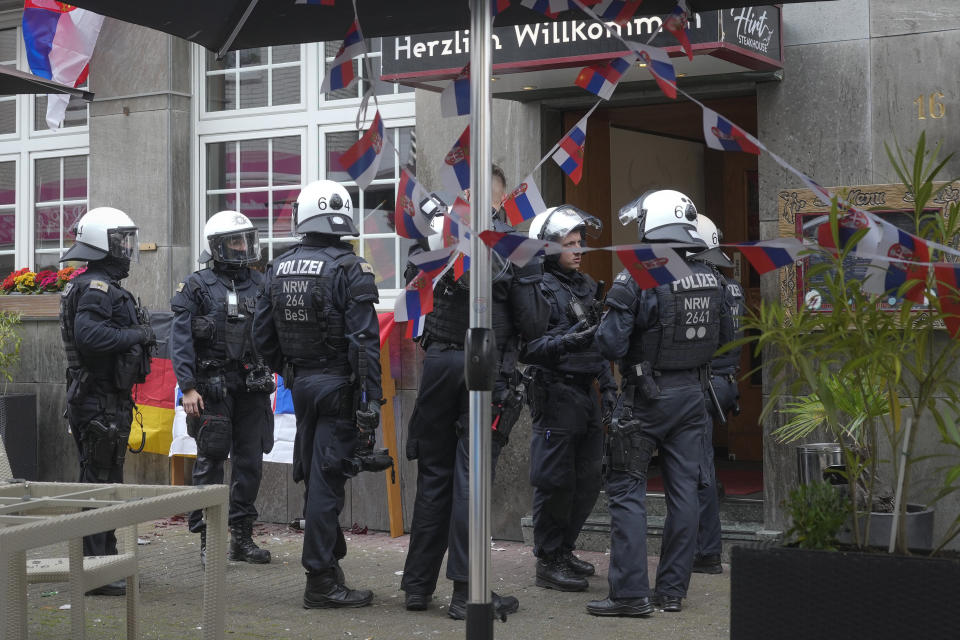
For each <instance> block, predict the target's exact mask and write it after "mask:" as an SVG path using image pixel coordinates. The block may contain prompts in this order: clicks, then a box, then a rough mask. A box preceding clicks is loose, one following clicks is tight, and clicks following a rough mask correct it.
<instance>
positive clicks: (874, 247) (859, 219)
mask: <svg viewBox="0 0 960 640" xmlns="http://www.w3.org/2000/svg"><path fill="white" fill-rule="evenodd" d="M861 229H866V230H867V232H866V233H865V234H864V235H863V237H861V238H860V240H859V241H858V242H857V244H856V246H855V247H852V249H853V252H854V254H855V255H858V256H863V257H869V256H872V255H876V253H877V251H878V247H879V245H880V241H881V239H882V237H881V236H882V231H881V227H880V225H879V224H877V223H876V222H874V218H873V216H872V215H870V214H869V213H867V212H866V211H863V210H862V209H857V208H856V207H851V208H850V209H849V210H848V211H847V212H846V213H841V214H840V215H839V216H838V217H837V235H838V236H839V237H838V240H839V242H834V238H833V232H832V231H831V229H830V223H829V222H824V223H822V224H821V225H820V226H819V227H817V244H819V245H820V246H821V247H823V248H825V249H832V250H834V251H836V250H837V249H846V248H847V245H848V244H850V241H851V240H852V239H853V236H854V235H855V234H856V233H857V232H858V231H860V230H861Z"/></svg>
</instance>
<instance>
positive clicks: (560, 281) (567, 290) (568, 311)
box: [540, 269, 610, 374]
mask: <svg viewBox="0 0 960 640" xmlns="http://www.w3.org/2000/svg"><path fill="white" fill-rule="evenodd" d="M540 286H541V289H542V290H543V292H544V295H545V297H546V298H547V300H548V301H549V302H550V307H551V309H550V329H551V330H552V331H555V330H559V333H565V332H566V331H567V330H569V329H570V328H571V327H572V326H573V325H575V324H577V323H578V322H579V320H578V319H577V317H576V315H575V313H574V311H573V308H572V306H571V304H570V301H571V300H572V299H574V298H576V299H577V301H578V302H579V304H580V307H581V308H582V309H583V311H584V312H585V313H586V314H587V316H588V317H589V320H588V321H589V322H590V323H596V322H598V321H599V318H597V317H595V314H594V312H593V305H594V295H596V291H597V285H596V283H595V282H594V281H593V279H592V278H591V277H590V276H588V275H586V274H584V273H580V272H579V271H574V272H572V273H571V274H560V275H558V274H556V273H554V272H553V271H552V269H546V270H545V271H544V274H543V281H542V283H541V285H540ZM581 328H584V329H585V328H586V327H581ZM609 367H610V364H609V363H608V362H607V361H606V360H604V359H603V356H602V355H600V351H599V350H598V349H596V348H593V349H584V350H582V351H578V352H574V353H567V354H564V355H563V356H561V358H560V362H559V364H558V365H557V366H556V367H554V370H555V371H559V372H560V373H573V374H594V373H596V374H599V373H600V372H601V371H603V370H604V369H609Z"/></svg>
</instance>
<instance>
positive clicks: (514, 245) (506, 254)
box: [480, 229, 559, 267]
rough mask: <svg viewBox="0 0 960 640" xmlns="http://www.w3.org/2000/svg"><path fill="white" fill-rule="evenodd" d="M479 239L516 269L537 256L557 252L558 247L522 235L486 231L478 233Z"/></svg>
mask: <svg viewBox="0 0 960 640" xmlns="http://www.w3.org/2000/svg"><path fill="white" fill-rule="evenodd" d="M480 239H481V240H483V244H485V245H487V246H488V247H490V249H492V250H493V251H496V252H497V253H498V254H500V255H501V256H502V257H503V258H504V259H506V260H509V261H510V262H512V263H513V264H515V265H517V266H518V267H522V266H523V265H525V264H527V263H528V262H530V261H531V260H533V258H534V257H536V256H538V255H541V254H545V253H557V252H558V251H559V245H557V244H556V243H553V242H547V241H545V240H537V239H534V238H528V237H527V236H525V235H523V234H522V233H505V232H503V231H493V230H490V229H488V230H486V231H481V232H480ZM551 245H553V246H551ZM551 249H552V250H551Z"/></svg>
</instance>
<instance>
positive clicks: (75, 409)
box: [67, 385, 133, 556]
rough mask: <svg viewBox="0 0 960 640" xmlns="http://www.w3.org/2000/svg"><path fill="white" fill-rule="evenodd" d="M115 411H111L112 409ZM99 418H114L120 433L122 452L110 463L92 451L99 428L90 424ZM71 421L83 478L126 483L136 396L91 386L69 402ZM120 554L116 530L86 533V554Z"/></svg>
mask: <svg viewBox="0 0 960 640" xmlns="http://www.w3.org/2000/svg"><path fill="white" fill-rule="evenodd" d="M91 386H92V385H91ZM111 409H112V410H113V415H108V414H109V411H110V410H111ZM94 420H97V421H99V422H101V423H103V424H109V423H110V422H113V423H114V424H115V425H116V428H117V433H118V440H119V442H118V445H117V447H118V454H119V455H118V456H116V457H114V458H113V459H112V460H111V461H110V462H108V463H107V464H97V463H95V462H94V460H92V459H91V456H90V455H89V451H90V449H89V440H90V439H91V438H93V437H95V433H96V431H95V429H93V428H92V427H91V425H90V423H91V421H94ZM67 421H68V422H69V424H70V431H71V433H73V439H74V442H76V445H77V454H78V457H79V459H80V479H79V481H80V482H92V483H100V482H109V483H123V461H124V459H125V452H126V448H127V438H129V436H130V425H131V423H132V422H133V400H132V399H131V398H130V395H129V394H120V393H118V394H116V395H115V396H114V397H113V398H110V397H109V396H108V395H107V394H104V393H102V392H100V391H98V390H97V389H89V390H87V391H86V392H85V393H83V394H78V395H77V396H76V397H74V398H69V399H68V402H67ZM116 554H117V537H116V535H115V534H114V532H113V530H110V531H104V532H102V533H95V534H93V535H89V536H84V538H83V555H85V556H112V555H116Z"/></svg>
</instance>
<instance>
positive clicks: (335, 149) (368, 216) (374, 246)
mask: <svg viewBox="0 0 960 640" xmlns="http://www.w3.org/2000/svg"><path fill="white" fill-rule="evenodd" d="M412 131H413V127H397V128H389V129H387V130H386V135H387V138H388V140H389V141H390V143H391V144H392V145H393V147H391V146H390V145H384V151H383V156H382V157H381V159H380V167H379V169H378V171H377V175H376V177H375V178H374V180H373V182H372V183H370V185H369V186H368V187H367V188H366V189H363V190H361V189H359V188H358V187H357V186H356V185H353V186H348V187H347V190H348V191H349V192H350V195H351V196H352V197H353V203H354V211H356V212H358V213H359V216H358V217H359V219H358V220H354V222H356V223H357V227H358V228H359V229H360V239H359V242H358V247H357V253H358V254H359V255H362V256H363V257H364V258H365V259H366V261H367V262H369V263H370V265H371V266H372V267H373V271H374V274H375V276H376V283H377V287H379V288H381V289H400V288H402V287H403V285H404V282H403V268H404V265H405V264H406V259H407V249H408V248H409V246H410V244H411V243H412V241H411V240H408V239H406V238H401V237H399V236H397V235H396V226H395V224H394V220H393V213H394V206H395V203H396V197H397V188H398V184H399V182H400V173H399V168H398V167H397V153H395V152H394V147H395V148H397V149H405V148H406V149H409V147H410V134H411V132H412ZM359 137H360V132H357V131H346V132H330V133H327V134H326V136H325V142H326V152H327V158H326V159H327V162H326V166H327V176H326V177H327V179H329V180H336V181H338V182H343V183H345V184H347V185H350V184H351V181H350V176H349V175H348V174H347V173H346V172H345V171H343V170H342V169H341V168H340V162H339V157H340V154H342V153H343V152H344V151H345V150H346V149H348V148H349V147H350V145H352V144H353V143H355V142H356V141H357V140H358V139H359Z"/></svg>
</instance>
